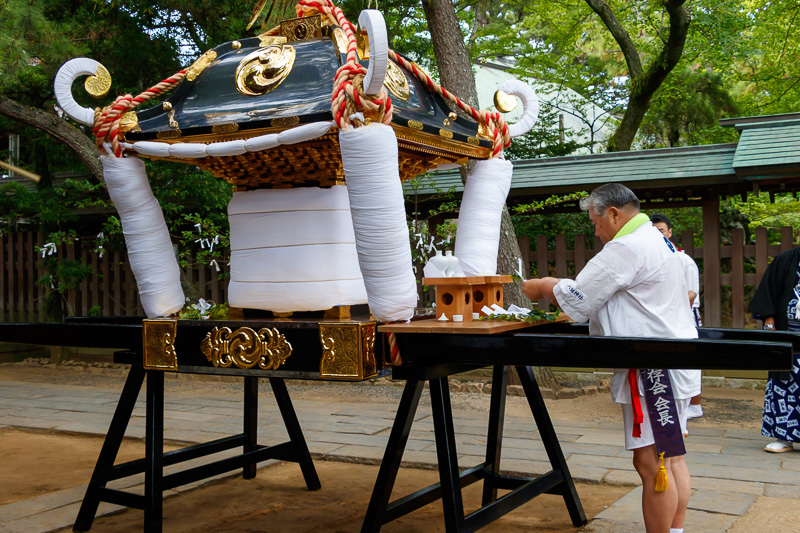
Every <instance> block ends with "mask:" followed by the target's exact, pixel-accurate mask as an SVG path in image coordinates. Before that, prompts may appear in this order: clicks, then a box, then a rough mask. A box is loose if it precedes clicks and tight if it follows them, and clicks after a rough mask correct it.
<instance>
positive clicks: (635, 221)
mask: <svg viewBox="0 0 800 533" xmlns="http://www.w3.org/2000/svg"><path fill="white" fill-rule="evenodd" d="M581 209H583V210H584V211H588V213H589V220H591V222H592V224H593V225H594V228H595V235H597V236H598V237H600V240H601V241H602V242H603V243H604V245H605V246H604V247H603V250H602V251H601V252H600V253H598V254H597V255H595V256H594V257H593V258H592V260H591V261H589V263H587V265H586V266H585V267H584V269H583V270H582V271H581V272H580V274H578V276H577V277H576V278H575V280H571V279H556V278H549V277H546V278H541V279H530V280H528V281H526V282H525V283H524V284H523V291H524V293H525V295H526V296H527V297H528V298H530V299H531V300H539V299H541V298H547V299H548V300H549V301H550V302H552V303H553V304H555V305H558V306H559V307H560V308H561V309H562V310H564V312H565V313H566V314H567V315H569V316H570V317H571V318H572V319H574V320H577V321H586V320H588V321H589V331H590V332H591V334H593V335H610V336H619V337H662V338H664V337H666V338H685V339H689V338H696V337H697V330H696V328H695V326H694V320H693V318H692V313H691V310H690V308H689V306H688V305H686V295H687V288H686V283H685V281H684V276H683V268H682V266H681V262H680V259H679V258H678V257H677V255H678V254H677V253H676V250H675V248H674V247H673V246H672V244H671V243H669V241H667V240H666V239H665V238H664V237H663V236H662V235H661V233H659V231H658V230H657V229H655V228H654V227H653V225H652V224H651V223H650V220H649V218H648V217H647V215H645V214H643V213H640V212H639V199H638V198H637V197H636V195H635V194H633V192H632V191H631V190H630V189H628V188H627V187H625V186H623V185H620V184H616V183H609V184H606V185H603V186H601V187H598V188H597V189H595V190H594V191H593V192H592V194H591V195H590V196H589V197H588V198H584V199H582V200H581ZM660 357H663V355H661V354H660V355H659V356H656V357H654V359H653V361H652V367H656V369H653V370H648V371H646V372H645V371H644V370H642V371H636V370H630V371H629V370H617V371H615V372H614V375H613V377H612V379H611V394H612V397H613V400H614V401H615V402H616V403H620V404H622V412H623V418H624V420H625V446H626V448H627V449H628V450H633V464H634V467H635V468H636V471H637V472H638V473H639V476H640V477H641V479H642V484H643V489H644V490H643V493H642V514H643V515H644V522H645V527H646V528H647V531H648V532H649V533H666V532H668V531H669V532H671V533H681V532H682V531H683V521H684V518H685V515H686V508H687V506H688V503H689V494H690V492H691V481H690V477H689V469H688V467H687V465H686V462H685V460H684V455H683V454H684V453H685V450H684V448H683V441H682V433H685V428H686V410H687V408H688V404H689V399H690V398H691V397H692V396H695V395H696V394H698V393H699V391H700V371H699V370H670V371H669V372H663V371H660V370H657V367H658V363H659V358H660ZM643 366H644V365H643ZM648 366H650V365H648ZM655 374H658V375H661V374H665V375H668V377H669V379H668V380H666V379H665V381H666V382H667V383H668V386H670V385H671V393H672V394H671V396H672V398H674V401H672V400H664V399H663V398H658V400H656V401H654V400H652V398H653V391H654V390H655V388H654V387H653V386H652V383H653V382H650V383H651V384H650V385H648V386H647V387H645V379H644V378H645V377H647V379H650V378H651V377H652V376H653V375H655ZM659 386H661V383H659ZM632 390H633V391H634V394H631V391H632ZM659 392H660V391H659ZM645 396H646V397H645ZM643 401H646V403H647V408H645V409H641V405H642V403H643ZM662 401H663V403H665V404H666V403H668V404H669V405H670V406H671V407H669V409H670V411H669V412H670V416H662V417H660V418H658V419H654V416H651V415H650V414H649V413H648V411H650V413H656V411H655V410H653V408H652V406H653V405H659V403H658V402H662ZM664 413H666V411H665V412H664ZM664 413H661V411H659V414H662V415H663V414H664ZM674 418H677V419H678V420H679V421H680V428H678V426H677V424H675V425H674V426H672V427H671V430H672V432H671V433H670V438H672V439H674V438H675V435H676V434H677V432H678V431H680V432H681V435H677V439H678V441H679V443H678V444H677V447H675V446H676V445H675V442H674V440H673V441H670V442H669V443H668V442H667V439H666V437H665V436H664V429H665V428H664V424H665V420H669V421H670V423H672V421H673V419H674ZM651 420H654V421H653V424H652V425H651ZM675 422H677V421H675ZM659 426H660V427H659ZM664 450H668V452H669V453H666V457H667V458H666V459H663V463H662V460H660V456H661V457H662V458H663V457H664V456H663V455H661V454H660V452H662V451H664ZM670 455H672V456H670ZM662 464H663V466H664V467H665V469H666V474H667V478H668V481H669V483H668V488H667V489H666V490H664V486H663V477H662V478H660V477H659V475H658V474H659V468H660V466H661V465H662ZM662 472H663V470H662ZM662 475H663V474H662Z"/></svg>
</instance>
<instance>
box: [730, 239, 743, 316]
mask: <svg viewBox="0 0 800 533" xmlns="http://www.w3.org/2000/svg"><path fill="white" fill-rule="evenodd" d="M731 307H732V309H731V318H732V321H733V327H735V328H743V327H744V311H745V310H744V230H742V229H741V228H734V229H732V230H731Z"/></svg>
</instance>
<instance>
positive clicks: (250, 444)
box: [73, 356, 321, 532]
mask: <svg viewBox="0 0 800 533" xmlns="http://www.w3.org/2000/svg"><path fill="white" fill-rule="evenodd" d="M138 359H139V360H141V357H140V356H139V357H138ZM145 379H146V380H147V387H146V398H147V400H146V408H145V417H146V425H145V457H144V459H137V460H135V461H128V462H126V463H121V464H118V465H115V464H114V461H115V460H116V458H117V452H118V451H119V447H120V444H121V443H122V439H123V437H124V435H125V430H126V429H127V427H128V421H129V420H130V417H131V415H132V413H133V409H134V407H135V404H136V398H137V396H138V395H139V391H140V390H141V387H142V384H143V382H144V381H145ZM258 379H259V378H258V377H257V376H245V377H244V409H243V417H242V420H243V424H242V425H243V427H242V433H240V434H237V435H231V436H229V437H224V438H221V439H216V440H213V441H209V442H205V443H202V444H197V445H194V446H189V447H186V448H182V449H180V450H174V451H171V452H166V453H165V452H164V446H163V444H164V372H163V371H158V370H144V369H143V368H142V366H141V363H139V364H136V363H135V362H134V363H133V364H132V365H131V369H130V371H129V373H128V377H127V379H126V381H125V385H124V387H123V389H122V394H121V395H120V399H119V401H118V403H117V408H116V410H115V411H114V416H113V418H112V420H111V425H110V426H109V428H108V432H107V433H106V437H105V441H104V442H103V447H102V448H101V450H100V455H99V456H98V458H97V463H96V464H95V467H94V471H93V473H92V477H91V479H90V481H89V486H88V487H87V489H86V494H85V496H84V498H83V503H82V504H81V507H80V510H79V511H78V517H77V519H76V520H75V524H74V526H73V530H74V531H88V530H89V529H90V528H91V527H92V522H93V521H94V518H95V515H96V514H97V508H98V506H99V505H100V502H109V503H114V504H117V505H123V506H126V507H132V508H134V509H142V510H144V530H145V531H148V532H159V531H161V521H162V497H163V493H164V491H165V490H169V489H173V488H175V487H180V486H182V485H186V484H188V483H193V482H195V481H199V480H202V479H206V478H209V477H212V476H216V475H218V474H223V473H225V472H230V471H232V470H236V469H239V468H241V469H242V476H243V477H244V478H245V479H252V478H254V477H255V475H256V466H257V464H258V463H260V462H262V461H266V460H268V459H278V460H281V461H292V462H296V463H298V464H299V465H300V470H301V472H302V474H303V478H304V480H305V482H306V487H308V490H318V489H319V488H321V484H320V481H319V477H318V476H317V472H316V469H315V468H314V463H313V460H312V459H311V454H310V453H309V451H308V446H307V444H306V441H305V437H304V436H303V432H302V430H301V428H300V423H299V421H298V419H297V414H296V413H295V410H294V406H293V405H292V401H291V398H290V397H289V392H288V390H287V389H286V384H285V383H284V381H283V379H282V378H274V377H271V378H269V382H270V386H271V388H272V391H273V393H274V395H275V400H276V402H277V404H278V409H279V410H280V412H281V416H282V417H283V421H284V424H285V425H286V431H287V433H288V434H289V440H288V441H286V442H284V443H281V444H276V445H272V446H264V445H260V444H258V443H257V436H258ZM235 448H241V449H242V453H240V454H238V455H235V456H232V457H227V458H224V459H219V460H217V461H214V462H210V463H206V464H203V465H200V466H195V467H191V468H187V469H185V470H181V471H179V472H175V473H172V474H167V475H164V467H167V466H171V465H176V464H180V463H183V462H186V461H190V460H192V459H197V458H200V457H205V456H209V455H212V454H215V453H219V452H223V451H227V450H232V449H235ZM142 472H144V477H145V480H144V496H142V495H139V494H134V493H131V492H127V491H122V490H116V489H111V488H108V487H107V484H108V483H109V482H110V481H113V480H116V479H122V478H126V477H128V476H132V475H135V474H141V473H142Z"/></svg>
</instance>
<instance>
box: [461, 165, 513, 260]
mask: <svg viewBox="0 0 800 533" xmlns="http://www.w3.org/2000/svg"><path fill="white" fill-rule="evenodd" d="M513 168H514V167H513V165H512V164H511V162H510V161H506V160H505V159H497V158H495V159H489V160H486V161H478V162H477V163H475V166H474V167H472V171H471V172H470V173H469V176H467V183H466V184H465V185H464V196H463V198H462V200H461V208H460V210H459V213H458V229H457V231H456V246H455V255H456V257H458V260H459V261H460V263H461V268H462V270H464V274H466V275H467V276H478V275H495V274H497V251H498V248H499V247H500V222H501V218H502V216H503V205H504V204H505V202H506V197H507V196H508V191H509V189H510V188H511V174H512V171H513Z"/></svg>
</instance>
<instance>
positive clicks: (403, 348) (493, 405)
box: [0, 321, 800, 532]
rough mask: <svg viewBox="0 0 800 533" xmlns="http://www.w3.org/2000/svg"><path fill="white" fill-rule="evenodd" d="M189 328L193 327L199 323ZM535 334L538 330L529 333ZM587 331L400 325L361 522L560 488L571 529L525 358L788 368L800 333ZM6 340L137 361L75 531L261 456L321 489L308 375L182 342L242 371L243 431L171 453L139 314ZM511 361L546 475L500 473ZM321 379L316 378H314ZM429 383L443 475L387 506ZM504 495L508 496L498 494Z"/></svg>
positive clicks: (480, 523)
mask: <svg viewBox="0 0 800 533" xmlns="http://www.w3.org/2000/svg"><path fill="white" fill-rule="evenodd" d="M281 325H282V326H285V324H281ZM412 325H413V323H412ZM193 327H194V328H195V329H196V326H193ZM532 331H534V332H535V333H531V332H532ZM587 333H588V330H587V328H586V326H585V325H568V324H553V325H548V326H541V327H537V328H536V329H534V330H531V329H528V330H518V331H514V332H505V333H499V334H491V335H487V334H468V333H467V334H431V333H415V332H406V333H398V334H397V341H398V345H399V346H400V352H401V354H402V355H403V359H404V364H403V365H402V366H399V367H395V368H393V370H392V375H393V377H394V378H395V379H402V380H405V381H406V384H405V388H404V391H403V395H402V398H401V400H400V404H399V406H398V410H397V414H396V417H395V420H394V424H393V427H392V430H391V432H390V435H389V440H388V443H387V447H386V450H385V453H384V457H383V460H382V463H381V466H380V469H379V473H378V478H377V480H376V483H375V488H374V490H373V493H372V496H371V499H370V502H369V506H368V509H367V513H366V516H365V519H364V522H363V526H362V530H363V531H365V532H366V531H378V530H379V529H380V528H381V526H382V525H383V524H386V523H388V522H391V521H393V520H395V519H397V518H399V517H401V516H403V515H405V514H408V513H410V512H412V511H414V510H416V509H419V508H420V507H422V506H424V505H427V504H429V503H432V502H434V501H437V500H441V502H442V507H443V513H444V520H445V527H446V530H447V531H449V532H456V531H458V532H461V531H475V530H477V529H480V528H481V527H484V526H485V525H487V524H489V523H490V522H492V521H494V520H496V519H497V518H499V517H501V516H503V515H505V514H506V513H508V512H510V511H512V510H513V509H516V508H517V507H519V506H520V505H522V504H524V503H525V502H528V501H530V500H531V499H532V498H534V497H536V496H538V495H540V494H544V493H548V494H558V495H561V496H562V497H563V498H564V503H565V505H566V507H567V511H568V513H569V516H570V518H571V520H572V523H573V524H574V525H575V526H576V527H577V526H580V525H582V524H585V523H586V516H585V514H584V512H583V509H582V507H581V503H580V500H579V498H578V495H577V492H576V491H575V486H574V483H573V480H572V477H571V475H570V473H569V469H568V467H567V464H566V461H565V459H564V455H563V453H562V451H561V447H560V445H559V442H558V437H557V435H556V433H555V431H554V429H553V425H552V423H551V421H550V417H549V415H548V412H547V409H546V406H545V404H544V401H543V399H542V396H541V394H540V392H539V388H538V386H537V384H536V380H535V378H534V375H533V372H532V371H531V368H530V365H537V366H561V367H585V366H601V367H616V368H648V367H655V368H709V369H711V368H719V369H743V370H785V369H788V368H791V365H792V353H793V352H798V351H800V335H797V334H793V333H788V332H766V331H754V330H723V329H714V328H701V329H700V330H699V333H700V339H697V340H678V339H638V338H614V337H593V336H590V335H587ZM302 334H303V335H304V336H305V337H298V343H299V344H302V339H303V338H306V337H308V338H312V337H314V338H315V340H314V342H315V343H318V338H317V337H318V333H317V332H316V330H313V329H308V330H302ZM0 340H3V341H7V342H17V343H27V344H45V345H61V346H81V347H102V348H125V349H126V351H125V352H117V354H115V360H117V361H121V362H127V363H130V364H131V368H130V371H129V374H128V377H127V380H126V382H125V385H124V387H123V389H122V393H121V395H120V399H119V402H118V403H117V407H116V410H115V412H114V415H113V418H112V421H111V425H110V427H109V430H108V432H107V434H106V437H105V441H104V443H103V446H102V449H101V451H100V455H99V457H98V460H97V464H96V465H95V469H94V472H93V474H92V477H91V480H90V482H89V486H88V488H87V490H86V495H85V497H84V500H83V503H82V505H81V508H80V511H79V513H78V517H77V520H76V522H75V525H74V529H75V531H86V530H88V529H89V528H90V527H91V525H92V522H93V521H94V517H95V514H96V512H97V509H98V506H99V504H100V502H109V503H114V504H118V505H123V506H127V507H133V508H138V509H143V510H144V515H145V516H144V530H145V531H153V532H159V531H161V520H162V495H163V492H164V491H165V490H169V489H171V488H174V487H178V486H181V485H185V484H187V483H191V482H194V481H198V480H201V479H205V478H208V477H211V476H214V475H217V474H221V473H224V472H230V471H233V470H236V469H239V468H241V469H242V475H243V476H244V477H245V478H252V477H254V476H255V475H256V466H257V464H258V463H259V462H261V461H264V460H267V459H279V460H284V461H294V462H297V463H299V465H300V467H301V471H302V474H303V477H304V480H305V483H306V486H307V487H308V489H309V490H317V489H319V488H320V482H319V478H318V477H317V474H316V470H315V469H314V464H313V462H312V459H311V455H310V453H309V451H308V446H307V444H306V442H305V438H304V437H303V432H302V430H301V428H300V423H299V421H298V419H297V415H296V413H295V411H294V407H293V406H292V402H291V399H290V397H289V393H288V391H287V389H286V385H285V383H284V379H288V378H292V379H314V377H313V373H310V372H308V371H307V370H304V369H302V368H301V369H299V370H295V371H283V370H277V371H275V370H273V371H262V370H257V369H249V370H242V369H226V368H215V367H211V366H208V367H199V366H197V361H198V359H197V357H196V354H192V353H190V352H191V350H185V357H186V358H187V360H188V361H189V363H188V364H187V363H186V362H182V360H180V359H179V360H178V367H179V368H178V371H184V372H196V373H197V372H200V373H208V374H227V375H238V376H242V377H243V380H244V402H243V403H244V407H243V417H242V432H241V433H239V434H236V435H231V436H228V437H225V438H221V439H217V440H214V441H211V442H206V443H202V444H197V445H195V446H189V447H187V448H183V449H180V450H175V451H171V452H167V453H164V450H163V439H164V371H163V370H147V369H145V368H144V366H143V362H142V361H143V356H142V353H143V347H142V324H141V322H140V321H139V322H138V323H133V322H129V323H125V321H118V322H116V323H113V324H109V323H102V324H98V323H91V322H89V321H78V322H74V323H67V324H0ZM179 353H181V354H183V353H184V352H183V351H181V352H179ZM181 357H183V355H181ZM312 363H313V362H312ZM484 366H491V367H493V376H492V396H491V402H490V407H489V423H488V427H487V446H486V456H485V460H484V462H483V463H481V464H478V465H475V466H472V467H470V468H467V469H466V470H463V471H462V470H461V467H460V466H459V464H458V460H457V457H458V456H457V450H456V444H455V442H456V441H455V431H454V423H453V414H452V409H451V405H450V393H449V387H448V377H449V376H451V375H453V374H457V373H460V372H464V371H466V370H469V369H474V368H479V367H484ZM511 366H514V367H516V370H517V372H518V374H519V376H520V380H521V384H522V387H523V389H524V391H525V394H526V396H527V400H528V404H529V406H530V409H531V413H532V414H533V417H534V420H535V423H536V426H537V428H538V430H539V432H540V434H541V439H542V443H543V445H544V447H545V450H546V453H547V456H548V459H549V461H550V465H551V470H550V471H549V472H547V473H545V474H544V475H541V476H538V477H536V478H532V477H523V476H508V475H503V474H501V450H502V438H503V425H504V412H505V401H506V397H505V393H506V385H507V383H508V369H509V368H510V367H511ZM259 378H266V379H269V382H270V385H271V387H272V391H273V393H274V395H275V399H276V401H277V404H278V407H279V410H280V413H281V416H282V418H283V421H284V424H285V425H286V429H287V433H288V435H289V440H288V441H286V442H283V443H280V444H275V445H272V446H264V445H261V444H258V440H257V437H258V435H257V426H258V380H259ZM316 379H319V375H317V377H316ZM145 380H146V381H147V386H146V399H147V403H146V430H145V457H144V458H143V459H139V460H135V461H129V462H126V463H123V464H119V465H115V464H114V462H115V460H116V457H117V452H118V450H119V447H120V444H121V442H122V439H123V436H124V434H125V430H126V428H127V425H128V421H129V420H130V417H131V415H132V413H133V409H134V407H135V404H136V399H137V396H138V394H139V391H140V390H141V387H142V385H143V384H144V382H145ZM426 382H427V383H428V385H429V389H430V396H431V406H432V415H433V421H434V434H435V442H436V451H437V459H438V467H439V479H440V481H439V483H436V484H434V485H431V486H430V487H426V488H423V489H420V490H418V491H417V492H415V493H413V494H410V495H408V496H405V497H402V498H399V499H397V500H395V501H392V502H390V501H389V500H390V497H391V492H392V488H393V486H394V482H395V480H396V477H397V473H398V469H399V467H400V464H401V461H402V456H403V452H404V450H405V447H406V443H407V442H408V437H409V434H410V432H411V427H412V424H413V421H414V416H415V414H416V411H417V408H418V405H419V401H420V397H421V394H422V391H423V388H424V385H425V383H426ZM237 448H241V453H238V454H236V455H234V456H231V457H227V458H223V459H219V460H217V461H214V462H210V463H206V464H204V465H201V466H195V467H188V468H186V469H184V470H181V471H178V472H175V473H171V474H167V475H165V474H164V467H167V466H172V465H178V464H180V463H184V462H186V461H190V460H192V459H197V458H201V457H206V456H209V455H212V454H215V453H219V452H223V451H228V450H234V449H237ZM142 472H144V477H145V487H144V495H143V496H142V495H138V494H133V493H130V492H127V491H122V490H115V489H111V488H109V487H108V484H109V482H111V481H113V480H117V479H121V478H126V477H128V476H131V475H134V474H141V473H142ZM481 481H482V482H483V487H482V501H481V507H480V508H479V509H477V510H475V511H472V512H470V513H469V514H465V509H464V503H463V499H462V492H461V491H462V488H463V487H466V486H468V485H470V484H472V483H476V482H481ZM499 491H509V492H507V493H505V494H503V495H502V496H500V495H499Z"/></svg>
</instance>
